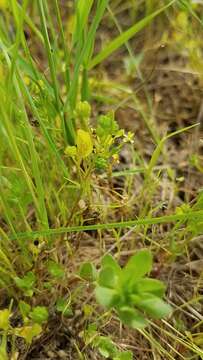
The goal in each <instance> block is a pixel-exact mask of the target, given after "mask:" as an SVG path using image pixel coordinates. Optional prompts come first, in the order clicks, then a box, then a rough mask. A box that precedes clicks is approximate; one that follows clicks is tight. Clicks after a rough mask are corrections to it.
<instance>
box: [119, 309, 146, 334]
mask: <svg viewBox="0 0 203 360" xmlns="http://www.w3.org/2000/svg"><path fill="white" fill-rule="evenodd" d="M118 315H119V318H120V319H121V321H122V323H123V324H125V325H128V326H130V327H132V328H133V329H143V328H144V327H146V326H147V324H148V323H147V320H146V319H145V318H144V316H143V315H141V314H140V313H139V312H138V311H137V310H135V309H133V308H131V307H128V306H123V307H122V308H120V309H119V310H118Z"/></svg>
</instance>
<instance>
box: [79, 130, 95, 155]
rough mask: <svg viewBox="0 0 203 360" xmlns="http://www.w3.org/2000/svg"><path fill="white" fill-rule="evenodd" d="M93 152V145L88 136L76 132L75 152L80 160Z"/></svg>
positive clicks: (82, 132)
mask: <svg viewBox="0 0 203 360" xmlns="http://www.w3.org/2000/svg"><path fill="white" fill-rule="evenodd" d="M92 151H93V144H92V139H91V136H90V134H89V133H88V132H87V131H84V130H82V129H79V130H78V131H77V152H78V156H79V158H81V159H84V158H86V157H88V156H89V155H90V154H91V153H92Z"/></svg>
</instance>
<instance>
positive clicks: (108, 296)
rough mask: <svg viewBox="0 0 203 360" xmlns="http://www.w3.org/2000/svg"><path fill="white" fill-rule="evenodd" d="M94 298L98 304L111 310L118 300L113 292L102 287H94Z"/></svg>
mask: <svg viewBox="0 0 203 360" xmlns="http://www.w3.org/2000/svg"><path fill="white" fill-rule="evenodd" d="M95 296H96V299H97V301H98V303H99V304H100V305H102V306H104V307H106V308H111V307H112V306H113V305H114V304H115V303H116V302H117V301H118V299H119V297H118V294H117V292H116V291H115V290H112V289H108V288H106V287H102V286H97V287H96V289H95Z"/></svg>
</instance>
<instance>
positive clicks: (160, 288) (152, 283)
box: [134, 278, 166, 297]
mask: <svg viewBox="0 0 203 360" xmlns="http://www.w3.org/2000/svg"><path fill="white" fill-rule="evenodd" d="M165 289H166V286H165V284H164V283H162V282H161V281H159V280H156V279H149V278H145V279H141V280H139V281H137V282H136V283H135V287H134V290H135V291H136V292H138V293H139V294H142V293H150V294H153V295H156V296H158V297H162V296H163V295H164V292H165Z"/></svg>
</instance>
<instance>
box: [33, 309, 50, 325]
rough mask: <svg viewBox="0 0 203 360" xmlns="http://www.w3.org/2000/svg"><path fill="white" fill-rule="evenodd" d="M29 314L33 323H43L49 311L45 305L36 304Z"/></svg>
mask: <svg viewBox="0 0 203 360" xmlns="http://www.w3.org/2000/svg"><path fill="white" fill-rule="evenodd" d="M29 316H30V318H31V319H32V320H33V321H34V322H35V323H37V324H43V323H44V322H46V321H47V320H48V317H49V313H48V310H47V308H46V307H45V306H36V307H35V308H34V309H33V311H32V312H31V313H30V314H29Z"/></svg>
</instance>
